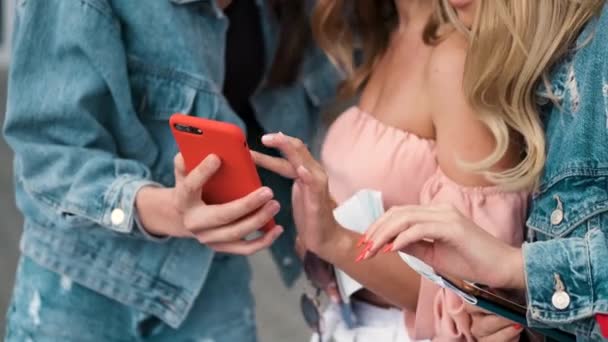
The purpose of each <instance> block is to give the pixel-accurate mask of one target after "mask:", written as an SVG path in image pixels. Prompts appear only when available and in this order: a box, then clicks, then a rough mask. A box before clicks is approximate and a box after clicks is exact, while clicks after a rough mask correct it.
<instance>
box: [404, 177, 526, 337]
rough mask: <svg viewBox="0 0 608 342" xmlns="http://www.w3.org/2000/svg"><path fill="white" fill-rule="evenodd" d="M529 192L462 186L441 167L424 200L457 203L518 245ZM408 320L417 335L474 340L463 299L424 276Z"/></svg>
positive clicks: (426, 185) (428, 186)
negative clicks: (445, 173) (444, 172)
mask: <svg viewBox="0 0 608 342" xmlns="http://www.w3.org/2000/svg"><path fill="white" fill-rule="evenodd" d="M528 195H529V194H528V193H527V192H504V191H501V190H500V189H498V188H497V187H478V188H473V187H463V186H461V185H459V184H457V183H455V182H454V181H452V180H450V179H448V178H447V177H446V176H445V175H444V174H443V173H442V172H441V171H438V172H437V173H436V174H435V175H434V176H433V177H431V178H430V179H429V180H428V181H427V183H426V184H425V186H424V187H423V189H422V192H421V204H446V203H449V204H451V205H454V206H455V207H456V208H457V209H458V210H460V211H461V212H462V213H463V214H464V215H466V216H467V217H469V218H471V219H472V220H473V221H474V222H475V223H477V224H478V225H479V226H480V227H482V228H484V229H486V230H487V231H488V232H490V233H491V234H492V235H494V236H496V237H498V238H499V239H501V240H503V241H506V242H508V243H510V244H512V245H514V246H519V245H521V244H522V242H523V233H524V222H525V221H524V220H525V218H526V210H527V203H528ZM406 324H407V327H408V332H409V334H410V336H411V337H412V338H414V339H433V340H434V341H473V339H472V337H471V335H470V325H471V319H470V317H469V315H468V314H467V313H466V311H465V310H464V303H463V302H462V300H461V299H460V298H459V297H458V296H456V295H455V294H453V293H452V292H450V291H446V290H443V289H440V288H439V287H438V286H436V285H434V284H433V283H432V282H430V281H428V280H426V279H422V280H421V286H420V293H419V297H418V306H417V310H416V313H406Z"/></svg>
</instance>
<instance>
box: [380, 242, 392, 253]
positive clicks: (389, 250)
mask: <svg viewBox="0 0 608 342" xmlns="http://www.w3.org/2000/svg"><path fill="white" fill-rule="evenodd" d="M392 250H393V244H392V243H389V244H388V245H386V246H384V248H383V249H382V253H384V254H386V253H390V252H391V251H392Z"/></svg>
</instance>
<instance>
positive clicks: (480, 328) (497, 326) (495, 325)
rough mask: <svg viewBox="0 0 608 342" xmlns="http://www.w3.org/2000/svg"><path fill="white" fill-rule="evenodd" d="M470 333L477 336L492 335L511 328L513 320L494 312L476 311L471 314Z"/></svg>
mask: <svg viewBox="0 0 608 342" xmlns="http://www.w3.org/2000/svg"><path fill="white" fill-rule="evenodd" d="M471 318H472V323H471V334H473V335H474V336H477V337H486V336H492V335H494V334H496V333H498V332H499V331H501V330H504V329H506V328H510V327H511V328H512V327H513V326H514V324H515V323H514V322H512V321H509V320H507V319H505V318H502V317H500V316H497V315H494V314H486V313H482V312H476V313H472V314H471Z"/></svg>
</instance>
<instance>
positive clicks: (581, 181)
mask: <svg viewBox="0 0 608 342" xmlns="http://www.w3.org/2000/svg"><path fill="white" fill-rule="evenodd" d="M564 174H567V172H566V173H564ZM583 174H584V175H583ZM541 189H543V190H542V192H540V193H539V194H536V195H535V196H534V200H533V202H532V207H531V211H530V215H529V218H528V221H527V225H528V227H529V228H530V229H533V230H535V231H537V232H540V233H542V234H545V235H547V236H550V237H553V238H557V237H563V236H566V235H569V236H583V235H584V234H586V233H587V230H588V229H587V225H585V224H584V223H586V222H587V221H588V220H589V219H591V218H593V217H596V216H597V215H599V214H601V213H603V212H606V211H608V192H607V191H606V189H608V176H600V175H592V170H587V171H585V172H582V173H581V172H576V173H575V172H571V175H569V176H566V177H563V178H560V179H558V180H556V181H554V182H551V183H549V185H548V186H545V187H541ZM577 228H581V229H580V230H577Z"/></svg>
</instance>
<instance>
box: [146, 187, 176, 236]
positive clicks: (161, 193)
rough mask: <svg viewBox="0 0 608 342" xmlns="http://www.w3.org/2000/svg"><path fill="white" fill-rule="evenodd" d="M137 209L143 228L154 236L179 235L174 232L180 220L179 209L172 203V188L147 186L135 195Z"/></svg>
mask: <svg viewBox="0 0 608 342" xmlns="http://www.w3.org/2000/svg"><path fill="white" fill-rule="evenodd" d="M135 209H136V210H137V216H138V218H139V222H140V224H141V228H143V229H144V230H145V231H146V232H147V233H148V234H150V235H154V236H159V237H160V236H177V235H176V234H175V232H173V230H174V229H171V228H174V227H176V223H178V222H179V223H181V222H180V221H179V220H178V217H179V215H178V213H177V210H175V209H174V207H173V205H172V204H171V189H167V188H159V187H153V186H146V187H143V188H141V189H140V190H139V191H138V192H137V195H136V197H135Z"/></svg>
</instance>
